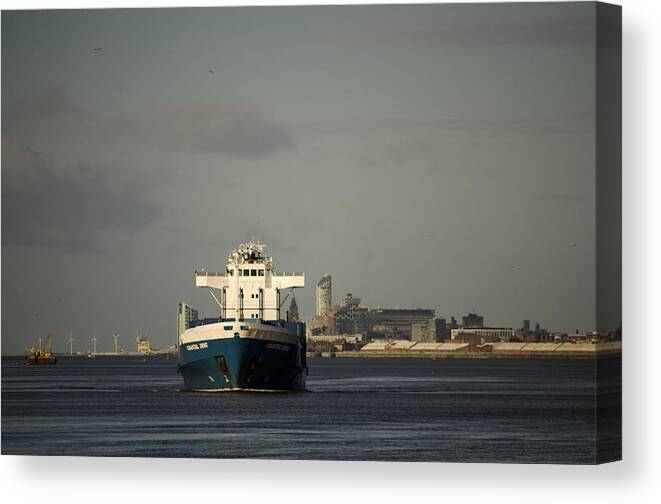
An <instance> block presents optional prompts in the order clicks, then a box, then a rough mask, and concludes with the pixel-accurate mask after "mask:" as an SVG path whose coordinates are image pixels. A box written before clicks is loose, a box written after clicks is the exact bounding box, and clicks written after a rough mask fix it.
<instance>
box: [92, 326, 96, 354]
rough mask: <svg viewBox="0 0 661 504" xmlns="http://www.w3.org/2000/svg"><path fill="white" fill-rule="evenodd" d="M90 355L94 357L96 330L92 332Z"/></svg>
mask: <svg viewBox="0 0 661 504" xmlns="http://www.w3.org/2000/svg"><path fill="white" fill-rule="evenodd" d="M92 355H96V329H93V332H92Z"/></svg>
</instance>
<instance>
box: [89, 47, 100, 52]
mask: <svg viewBox="0 0 661 504" xmlns="http://www.w3.org/2000/svg"><path fill="white" fill-rule="evenodd" d="M92 50H93V51H96V52H99V51H103V47H95V48H93V49H92Z"/></svg>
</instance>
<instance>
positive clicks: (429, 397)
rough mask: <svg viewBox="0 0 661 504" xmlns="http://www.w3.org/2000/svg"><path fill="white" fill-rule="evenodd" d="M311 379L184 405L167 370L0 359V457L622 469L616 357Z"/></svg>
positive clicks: (362, 367)
mask: <svg viewBox="0 0 661 504" xmlns="http://www.w3.org/2000/svg"><path fill="white" fill-rule="evenodd" d="M309 367H310V373H309V376H308V382H307V388H308V391H307V392H299V393H235V392H233V393H192V392H181V391H180V390H179V388H180V387H181V385H182V383H183V382H182V380H181V377H180V376H179V375H178V374H177V370H176V360H175V359H170V360H168V359H165V358H158V359H156V358H153V359H150V360H148V361H146V362H145V361H143V360H142V359H140V358H136V357H133V358H131V357H97V358H95V359H88V358H83V357H62V358H60V360H59V361H58V363H57V365H55V366H25V365H24V364H23V358H22V357H21V358H19V357H13V358H12V357H3V358H2V454H3V455H5V454H32V455H89V456H126V457H219V458H237V457H246V458H262V459H320V460H321V459H324V460H390V461H447V462H519V463H573V464H590V463H594V462H595V461H597V460H599V461H606V460H614V459H618V458H620V456H621V420H620V418H621V415H620V413H621V398H620V395H621V371H620V368H621V359H620V358H608V359H600V360H599V361H598V362H595V361H593V360H517V359H511V360H510V359H484V360H482V359H480V360H477V359H438V360H431V359H415V358H411V359H408V358H396V359H356V358H335V359H333V358H326V359H322V358H313V359H309ZM597 377H598V380H597ZM597 382H598V385H599V386H597Z"/></svg>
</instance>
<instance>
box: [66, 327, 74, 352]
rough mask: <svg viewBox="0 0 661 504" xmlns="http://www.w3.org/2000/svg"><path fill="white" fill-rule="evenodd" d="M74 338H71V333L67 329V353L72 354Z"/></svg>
mask: <svg viewBox="0 0 661 504" xmlns="http://www.w3.org/2000/svg"><path fill="white" fill-rule="evenodd" d="M75 341H76V340H75V339H73V333H72V332H71V331H69V340H68V341H67V343H69V355H73V344H74V342H75Z"/></svg>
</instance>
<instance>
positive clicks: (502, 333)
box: [450, 327, 519, 344]
mask: <svg viewBox="0 0 661 504" xmlns="http://www.w3.org/2000/svg"><path fill="white" fill-rule="evenodd" d="M450 338H451V339H452V340H456V341H466V342H470V343H474V342H477V341H478V340H479V343H480V344H482V343H493V342H496V341H517V340H518V339H519V336H518V332H517V331H515V330H514V329H512V328H511V327H458V328H457V329H452V330H451V331H450Z"/></svg>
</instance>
